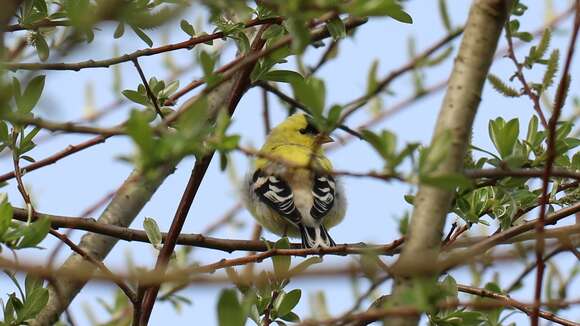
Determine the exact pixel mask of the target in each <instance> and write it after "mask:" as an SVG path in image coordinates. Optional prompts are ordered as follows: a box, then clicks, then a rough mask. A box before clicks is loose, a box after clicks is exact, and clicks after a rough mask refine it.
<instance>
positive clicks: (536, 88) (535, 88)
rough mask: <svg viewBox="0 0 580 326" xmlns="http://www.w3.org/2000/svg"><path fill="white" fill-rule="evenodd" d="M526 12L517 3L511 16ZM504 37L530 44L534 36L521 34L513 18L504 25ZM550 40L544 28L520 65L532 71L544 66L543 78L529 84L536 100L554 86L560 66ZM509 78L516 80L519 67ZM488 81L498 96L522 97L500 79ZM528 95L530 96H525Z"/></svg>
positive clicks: (558, 55)
mask: <svg viewBox="0 0 580 326" xmlns="http://www.w3.org/2000/svg"><path fill="white" fill-rule="evenodd" d="M526 10H527V6H525V5H524V4H522V3H521V2H519V1H515V2H514V7H513V10H512V15H513V16H516V17H518V16H522V15H523V14H524V13H525V12H526ZM506 36H507V37H508V38H518V39H520V40H522V41H524V42H531V41H533V39H534V36H533V35H532V34H531V33H529V32H522V31H520V22H519V20H518V19H517V18H514V19H512V20H510V21H509V23H507V25H506ZM551 40H552V30H551V29H549V28H546V29H545V30H544V33H543V34H542V37H541V38H540V41H539V42H538V44H536V45H534V46H531V47H530V49H529V51H528V54H527V56H526V57H525V59H524V61H523V62H522V63H521V67H524V68H526V69H528V70H531V69H533V68H534V67H535V66H536V65H542V66H545V71H544V74H543V77H542V79H541V80H540V81H538V82H529V83H528V84H529V86H530V88H531V91H532V92H533V94H532V96H536V97H537V98H539V97H541V96H542V95H544V93H545V92H546V91H547V90H548V89H549V88H550V87H551V86H553V84H554V78H555V77H556V73H557V72H558V69H559V65H560V51H559V50H558V49H553V50H552V51H549V49H550V43H551ZM517 69H518V71H516V72H515V73H514V74H513V75H512V76H511V77H510V81H511V80H513V79H514V78H516V77H517V76H518V75H519V74H521V73H522V72H519V69H520V68H519V67H518V68H517ZM488 80H489V82H490V83H491V85H492V86H493V88H494V89H495V90H497V91H498V92H499V93H500V94H502V95H504V96H506V97H520V96H522V95H524V92H523V91H518V90H516V89H514V88H513V87H511V86H509V85H508V83H506V82H504V81H503V80H502V79H501V78H500V77H498V76H496V75H494V74H489V76H488ZM565 86H566V87H567V88H568V87H569V86H570V85H569V82H568V84H567V85H565ZM527 95H530V94H527Z"/></svg>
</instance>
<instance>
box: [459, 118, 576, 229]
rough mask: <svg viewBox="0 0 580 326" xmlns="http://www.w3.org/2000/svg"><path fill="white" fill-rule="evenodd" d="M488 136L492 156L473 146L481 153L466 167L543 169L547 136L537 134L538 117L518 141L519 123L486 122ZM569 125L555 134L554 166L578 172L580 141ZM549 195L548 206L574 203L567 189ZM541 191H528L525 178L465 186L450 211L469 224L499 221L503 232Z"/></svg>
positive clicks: (541, 132)
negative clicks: (485, 218)
mask: <svg viewBox="0 0 580 326" xmlns="http://www.w3.org/2000/svg"><path fill="white" fill-rule="evenodd" d="M488 130H489V137H490V139H491V141H492V143H493V145H494V147H495V150H496V152H497V154H496V153H492V152H489V151H486V150H484V149H481V148H479V147H476V146H473V145H472V148H473V149H475V150H478V151H480V152H483V153H484V154H486V157H481V158H480V159H478V160H477V162H473V163H472V164H471V165H470V166H467V168H471V169H482V168H484V167H486V166H492V167H495V168H500V169H524V168H542V167H543V166H544V164H545V162H546V158H547V152H546V147H547V145H546V144H545V142H546V134H545V132H543V131H538V118H537V117H535V116H533V117H532V118H531V119H530V121H529V123H528V130H527V134H526V137H525V138H524V139H519V134H520V127H519V120H518V119H512V120H509V121H505V120H504V119H503V118H501V117H500V118H496V119H494V120H491V121H490V122H489V128H488ZM571 130H572V124H571V123H570V122H563V123H561V124H560V125H559V126H558V127H557V131H556V159H555V161H554V166H555V167H560V168H566V169H570V170H578V169H579V168H580V154H578V153H577V151H574V149H576V148H577V147H578V146H580V140H579V139H577V138H574V137H571V136H570V132H571ZM552 182H554V183H555V184H556V185H557V184H562V183H564V182H565V180H562V178H552ZM553 188H554V191H553V192H552V193H551V194H550V203H552V204H557V205H566V204H567V203H568V204H569V203H570V202H573V201H574V198H576V196H577V194H576V192H575V190H570V191H569V192H568V193H567V194H566V195H565V196H563V197H559V198H557V197H556V193H555V190H556V189H557V187H553ZM540 193H541V190H540V189H530V185H529V184H528V179H526V178H513V177H508V178H503V179H500V180H497V181H495V182H494V183H493V185H488V186H483V187H477V186H476V187H464V188H460V189H458V192H457V197H456V200H455V204H454V206H453V209H452V211H453V212H454V213H455V214H457V215H458V216H460V217H461V218H462V219H464V220H465V221H466V222H468V223H470V224H471V223H482V224H487V222H486V221H485V220H483V219H482V218H483V217H484V216H485V215H488V216H490V217H491V218H493V219H497V220H498V221H499V222H500V226H501V228H502V229H506V228H508V227H510V226H511V225H512V224H513V223H514V222H515V221H514V217H515V216H516V214H518V213H519V212H523V211H526V210H528V209H530V208H532V207H535V205H537V200H538V197H539V196H540Z"/></svg>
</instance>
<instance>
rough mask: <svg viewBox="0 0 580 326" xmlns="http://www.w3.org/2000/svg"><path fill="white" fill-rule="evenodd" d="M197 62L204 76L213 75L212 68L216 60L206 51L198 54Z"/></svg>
mask: <svg viewBox="0 0 580 326" xmlns="http://www.w3.org/2000/svg"><path fill="white" fill-rule="evenodd" d="M199 61H200V63H201V67H202V69H203V74H204V76H209V75H211V74H212V73H213V68H214V66H215V62H216V58H215V57H214V56H212V55H210V54H209V53H207V52H206V51H201V52H200V53H199Z"/></svg>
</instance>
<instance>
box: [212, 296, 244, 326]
mask: <svg viewBox="0 0 580 326" xmlns="http://www.w3.org/2000/svg"><path fill="white" fill-rule="evenodd" d="M217 312H218V324H219V325H220V326H243V325H244V323H245V321H246V320H245V319H246V318H245V316H244V314H243V311H242V306H241V304H240V301H239V300H238V295H237V293H236V290H234V289H224V290H222V291H221V293H220V296H219V300H218V307H217Z"/></svg>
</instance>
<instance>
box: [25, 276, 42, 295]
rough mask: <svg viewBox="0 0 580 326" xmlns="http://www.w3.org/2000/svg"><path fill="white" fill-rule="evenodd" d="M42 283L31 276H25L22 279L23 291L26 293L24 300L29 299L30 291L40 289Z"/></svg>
mask: <svg viewBox="0 0 580 326" xmlns="http://www.w3.org/2000/svg"><path fill="white" fill-rule="evenodd" d="M43 283H44V281H43V280H42V279H40V278H38V277H36V276H34V275H32V274H26V278H25V279H24V290H25V292H26V298H29V297H30V295H31V293H32V291H34V290H35V289H37V288H42V285H43Z"/></svg>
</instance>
